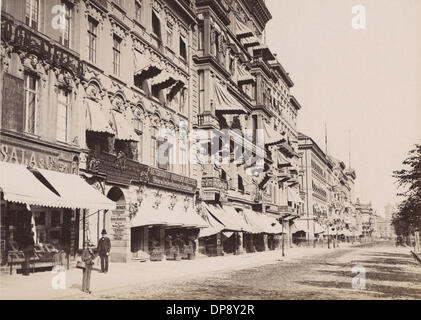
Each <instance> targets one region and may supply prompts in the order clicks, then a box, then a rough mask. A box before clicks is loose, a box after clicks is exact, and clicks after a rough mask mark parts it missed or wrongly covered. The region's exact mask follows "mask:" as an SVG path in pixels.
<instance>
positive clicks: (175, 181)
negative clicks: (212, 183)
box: [86, 152, 197, 194]
mask: <svg viewBox="0 0 421 320" xmlns="http://www.w3.org/2000/svg"><path fill="white" fill-rule="evenodd" d="M86 169H87V171H88V172H92V173H99V174H104V175H106V181H107V182H108V183H117V184H121V185H131V184H148V185H151V186H155V187H161V188H165V189H170V190H174V191H179V192H185V193H191V194H193V193H195V192H196V188H197V180H196V179H191V178H189V177H186V176H182V175H179V174H175V173H172V172H168V171H165V170H162V169H157V168H152V167H149V166H147V165H145V164H142V163H139V162H137V161H134V160H131V159H125V161H124V166H122V165H121V164H120V163H119V162H118V161H117V156H116V155H112V154H105V153H101V154H95V153H94V152H91V153H90V154H89V157H88V161H87V168H86Z"/></svg>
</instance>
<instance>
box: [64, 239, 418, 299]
mask: <svg viewBox="0 0 421 320" xmlns="http://www.w3.org/2000/svg"><path fill="white" fill-rule="evenodd" d="M286 260H287V261H279V260H278V261H273V262H271V263H268V264H266V265H263V266H258V267H252V268H247V269H242V270H235V271H232V270H231V271H230V270H226V271H215V272H212V273H208V274H196V275H193V276H188V275H186V276H184V277H182V278H179V279H176V280H165V281H154V282H153V283H148V284H145V285H134V286H128V287H126V288H120V289H118V290H107V291H103V292H96V293H94V294H93V295H80V296H74V297H72V298H76V299H420V298H421V266H420V265H419V264H418V263H417V262H415V261H414V259H413V258H412V256H411V254H410V248H401V247H399V248H395V247H394V246H392V245H391V244H389V243H380V244H379V243H378V244H376V246H373V245H371V244H367V245H361V246H358V247H347V248H336V249H332V250H331V251H324V253H322V254H318V255H307V256H301V257H297V258H294V259H291V260H288V259H286ZM356 265H361V266H363V267H364V268H365V271H366V288H365V289H361V290H358V289H353V287H352V278H353V277H355V276H356V274H353V273H352V267H353V266H356Z"/></svg>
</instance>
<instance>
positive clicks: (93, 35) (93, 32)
mask: <svg viewBox="0 0 421 320" xmlns="http://www.w3.org/2000/svg"><path fill="white" fill-rule="evenodd" d="M97 32H98V22H96V21H95V20H94V19H92V18H88V59H89V61H91V62H93V63H95V62H96V48H97V37H98V33H97Z"/></svg>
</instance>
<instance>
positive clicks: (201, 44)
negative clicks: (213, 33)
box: [198, 27, 205, 53]
mask: <svg viewBox="0 0 421 320" xmlns="http://www.w3.org/2000/svg"><path fill="white" fill-rule="evenodd" d="M198 42H199V44H198V50H199V51H201V52H202V53H203V50H204V42H205V33H204V32H203V27H200V28H199V41H198Z"/></svg>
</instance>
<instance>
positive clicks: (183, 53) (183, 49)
mask: <svg viewBox="0 0 421 320" xmlns="http://www.w3.org/2000/svg"><path fill="white" fill-rule="evenodd" d="M180 56H181V57H182V58H183V59H184V60H187V47H186V42H185V41H184V39H183V38H182V37H180Z"/></svg>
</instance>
